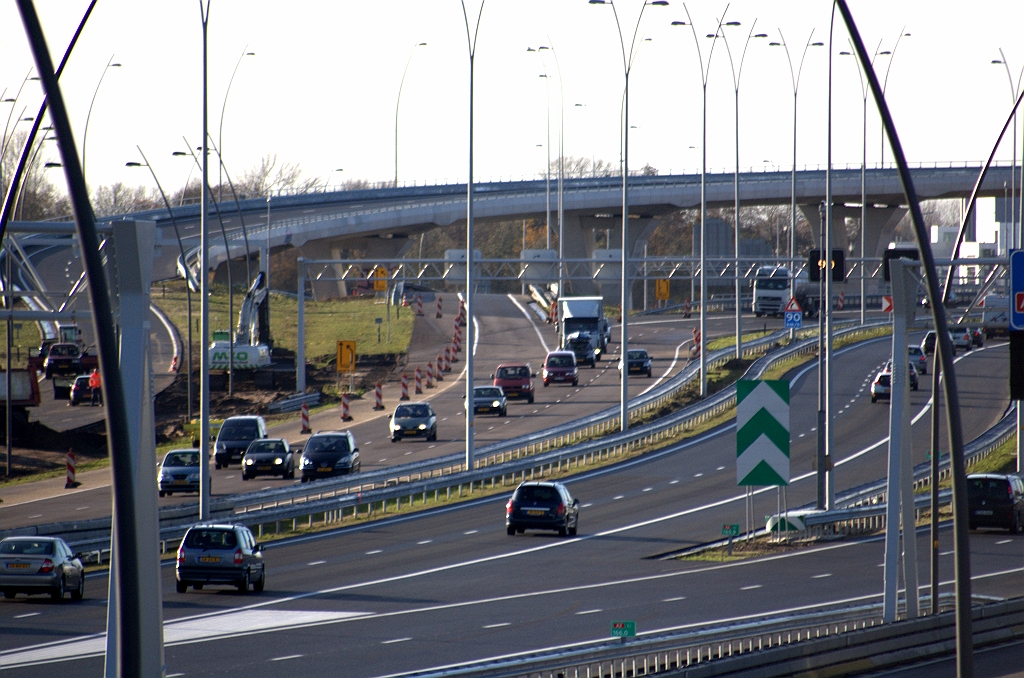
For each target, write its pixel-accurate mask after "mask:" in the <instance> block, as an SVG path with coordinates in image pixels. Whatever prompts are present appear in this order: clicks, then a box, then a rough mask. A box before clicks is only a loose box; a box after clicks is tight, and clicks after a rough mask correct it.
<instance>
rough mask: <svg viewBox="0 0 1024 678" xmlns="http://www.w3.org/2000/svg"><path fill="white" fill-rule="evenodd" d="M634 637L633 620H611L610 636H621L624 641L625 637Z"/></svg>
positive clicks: (634, 626) (634, 625)
mask: <svg viewBox="0 0 1024 678" xmlns="http://www.w3.org/2000/svg"><path fill="white" fill-rule="evenodd" d="M634 637H636V622H635V621H613V622H612V638H622V639H623V641H625V639H626V638H634Z"/></svg>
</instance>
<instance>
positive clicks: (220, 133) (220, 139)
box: [217, 45, 256, 202]
mask: <svg viewBox="0 0 1024 678" xmlns="http://www.w3.org/2000/svg"><path fill="white" fill-rule="evenodd" d="M247 56H256V53H255V52H250V51H249V45H246V46H245V47H243V48H242V53H241V54H240V55H239V57H238V61H236V62H235V69H234V70H233V71H231V78H230V79H229V80H228V88H227V89H226V90H224V103H223V104H221V107H220V126H219V127H218V129H217V156H218V157H223V156H221V151H220V149H222V148H223V147H224V112H225V111H226V110H227V108H228V95H229V94H231V85H232V84H233V83H234V82H235V74H236V73H238V67H239V66H241V65H242V59H244V58H245V57H247ZM223 169H224V168H223V165H222V163H217V202H224V187H223V183H224V175H223V173H222V170H223Z"/></svg>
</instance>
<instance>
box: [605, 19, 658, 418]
mask: <svg viewBox="0 0 1024 678" xmlns="http://www.w3.org/2000/svg"><path fill="white" fill-rule="evenodd" d="M590 4H592V5H604V4H609V5H611V6H612V15H613V16H614V17H615V28H616V29H617V30H618V33H619V49H620V50H621V52H622V74H623V78H624V80H625V84H624V89H623V92H622V127H621V129H622V275H621V281H620V282H621V286H622V289H621V295H620V296H621V298H620V301H619V303H620V304H621V307H620V308H621V310H622V328H621V329H622V339H621V342H620V344H621V345H620V347H619V349H620V351H619V357H620V358H621V359H622V361H623V369H622V380H621V382H620V384H619V422H620V428H621V429H622V430H623V431H625V430H626V429H628V428H629V370H628V369H626V365H627V363H628V362H629V307H630V304H629V301H630V289H629V73H630V71H631V70H632V68H633V60H634V59H635V58H636V54H637V50H636V46H637V43H636V36H637V33H638V32H639V30H640V22H641V21H642V20H643V18H644V10H645V9H647V6H648V5H659V6H666V5H668V2H667V0H653V1H652V0H644V4H643V6H642V7H641V8H640V16H638V17H637V20H636V27H635V28H634V29H633V39H632V41H631V42H630V45H629V52H628V53H627V51H626V43H625V40H624V39H623V36H622V24H621V23H620V22H619V12H618V10H617V9H616V8H615V2H614V0H608V1H607V2H605V0H590Z"/></svg>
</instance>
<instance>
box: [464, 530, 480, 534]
mask: <svg viewBox="0 0 1024 678" xmlns="http://www.w3.org/2000/svg"><path fill="white" fill-rule="evenodd" d="M479 531H480V530H466V531H465V532H463V533H462V534H476V533H477V532H479Z"/></svg>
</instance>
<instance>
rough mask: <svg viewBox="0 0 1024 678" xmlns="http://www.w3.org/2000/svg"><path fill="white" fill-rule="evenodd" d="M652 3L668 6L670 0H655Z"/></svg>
mask: <svg viewBox="0 0 1024 678" xmlns="http://www.w3.org/2000/svg"><path fill="white" fill-rule="evenodd" d="M651 4H652V5H657V6H658V7H668V0H654V2H652V3H651Z"/></svg>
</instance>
